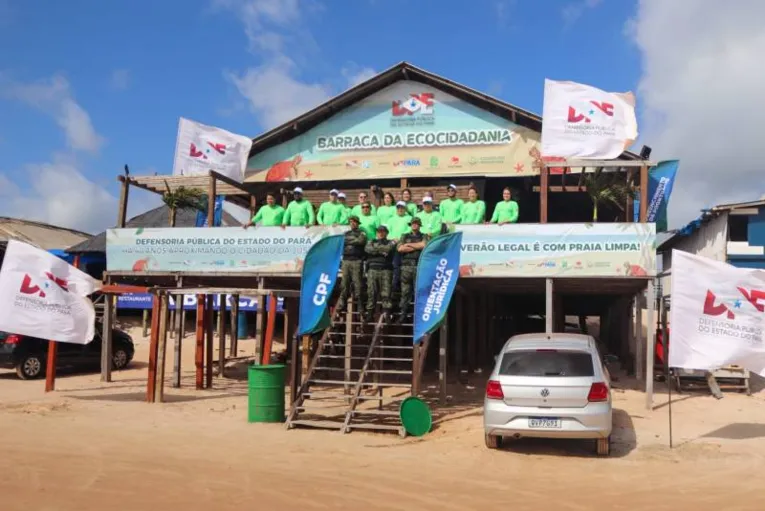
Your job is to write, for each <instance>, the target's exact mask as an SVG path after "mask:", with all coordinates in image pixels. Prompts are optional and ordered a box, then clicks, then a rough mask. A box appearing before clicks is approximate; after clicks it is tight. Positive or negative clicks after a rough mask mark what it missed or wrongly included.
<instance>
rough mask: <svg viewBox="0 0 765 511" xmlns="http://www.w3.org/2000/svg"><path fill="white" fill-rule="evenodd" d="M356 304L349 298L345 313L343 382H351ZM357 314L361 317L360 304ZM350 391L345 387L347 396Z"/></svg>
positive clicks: (348, 387)
mask: <svg viewBox="0 0 765 511" xmlns="http://www.w3.org/2000/svg"><path fill="white" fill-rule="evenodd" d="M356 305H357V304H356V303H355V301H354V300H353V299H352V298H351V299H350V300H348V310H347V311H346V313H345V372H344V373H343V374H344V375H345V377H344V378H343V380H344V381H351V368H352V362H353V359H352V358H351V357H352V356H353V323H352V322H353V309H354V307H355V306H356ZM358 309H359V314H358V316H359V317H361V304H358ZM350 391H351V388H350V386H348V385H345V393H346V394H348V393H349V392H350Z"/></svg>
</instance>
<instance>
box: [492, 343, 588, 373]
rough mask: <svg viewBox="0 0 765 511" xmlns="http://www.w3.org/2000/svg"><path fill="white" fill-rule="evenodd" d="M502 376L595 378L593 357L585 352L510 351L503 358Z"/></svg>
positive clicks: (500, 370)
mask: <svg viewBox="0 0 765 511" xmlns="http://www.w3.org/2000/svg"><path fill="white" fill-rule="evenodd" d="M499 374H500V375H502V376H569V377H581V376H593V375H594V372H593V367H592V355H590V354H589V353H586V352H583V351H552V350H550V351H544V350H541V351H536V350H528V351H526V350H523V351H510V352H508V353H505V354H504V356H503V357H502V364H501V365H500V367H499Z"/></svg>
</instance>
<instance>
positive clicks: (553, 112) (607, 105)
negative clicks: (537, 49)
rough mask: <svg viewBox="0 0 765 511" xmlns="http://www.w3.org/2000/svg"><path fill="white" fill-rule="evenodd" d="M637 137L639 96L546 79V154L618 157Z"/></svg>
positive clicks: (544, 124) (592, 157)
mask: <svg viewBox="0 0 765 511" xmlns="http://www.w3.org/2000/svg"><path fill="white" fill-rule="evenodd" d="M636 138H637V119H636V118H635V96H634V95H633V94H632V93H631V92H625V93H618V92H605V91H602V90H600V89H596V88H595V87H590V86H589V85H582V84H581V83H575V82H557V81H554V80H545V97H544V106H543V108H542V156H547V157H556V156H557V157H563V158H581V159H593V160H598V159H603V160H609V159H612V158H617V157H618V156H619V155H620V154H622V152H623V151H625V150H626V149H627V148H628V147H629V146H630V145H632V143H633V142H634V141H635V139H636Z"/></svg>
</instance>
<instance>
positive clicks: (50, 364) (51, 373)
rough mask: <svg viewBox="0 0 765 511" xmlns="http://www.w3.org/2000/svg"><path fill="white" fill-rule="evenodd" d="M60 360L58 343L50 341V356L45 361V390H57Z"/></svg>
mask: <svg viewBox="0 0 765 511" xmlns="http://www.w3.org/2000/svg"><path fill="white" fill-rule="evenodd" d="M57 361H58V343H57V342H56V341H48V358H47V359H46V361H45V392H53V391H54V390H56V362H57Z"/></svg>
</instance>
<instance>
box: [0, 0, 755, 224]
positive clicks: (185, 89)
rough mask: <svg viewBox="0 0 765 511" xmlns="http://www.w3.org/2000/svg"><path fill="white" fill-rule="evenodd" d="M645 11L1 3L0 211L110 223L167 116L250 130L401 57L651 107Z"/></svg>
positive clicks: (143, 0) (493, 89) (164, 160)
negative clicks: (128, 176) (580, 88)
mask: <svg viewBox="0 0 765 511" xmlns="http://www.w3.org/2000/svg"><path fill="white" fill-rule="evenodd" d="M700 1H701V2H704V1H706V0H700ZM655 4H656V2H655V0H644V1H642V2H639V3H635V2H631V1H613V0H549V1H533V2H532V1H530V0H506V1H500V0H474V1H473V2H470V3H466V2H462V1H451V0H441V1H438V2H436V1H425V0H422V1H404V0H392V1H383V0H356V1H350V0H336V1H329V0H323V1H321V0H310V1H301V0H182V1H181V0H166V1H161V2H157V1H147V0H133V1H122V0H112V1H108V2H103V1H102V2H99V1H96V0H88V1H86V0H68V1H66V2H50V1H43V0H0V50H1V51H0V150H2V154H3V156H4V157H3V159H2V160H0V214H6V215H8V214H10V215H15V216H25V217H32V218H35V219H41V220H45V221H50V222H52V223H57V224H62V225H67V226H71V227H76V228H81V229H86V230H91V231H95V230H98V229H100V228H103V227H106V226H108V225H111V224H112V223H113V219H114V218H116V205H115V197H116V194H117V187H116V179H115V176H116V175H117V174H118V173H119V172H120V170H121V168H122V166H123V165H124V164H125V163H127V164H129V165H130V167H131V170H132V172H133V174H146V173H150V174H153V173H154V172H159V173H160V174H162V173H169V172H170V171H171V166H172V158H173V150H174V143H175V136H176V131H177V122H178V117H180V116H184V117H188V118H191V119H194V120H197V121H200V122H203V123H206V124H212V125H216V126H220V127H223V128H226V129H228V130H230V131H233V132H236V133H240V134H243V135H248V136H256V135H257V134H259V133H261V132H262V131H263V130H264V129H268V128H270V127H273V126H274V125H275V124H276V123H278V122H281V121H284V120H287V119H289V118H291V117H292V116H294V115H296V114H298V113H300V112H301V111H303V110H305V109H306V108H309V107H311V106H314V105H315V104H316V103H318V102H320V101H323V100H324V99H326V98H328V97H330V96H332V95H334V94H337V93H338V92H341V91H342V90H344V89H346V88H347V87H348V86H349V85H351V84H353V83H355V82H357V81H358V80H361V79H363V78H368V77H369V76H371V75H372V74H373V73H374V72H379V71H382V70H384V69H386V68H388V67H390V66H392V65H393V64H395V63H397V62H399V61H401V60H407V61H409V62H411V63H413V64H415V65H417V66H420V67H423V68H425V69H427V70H429V71H432V72H435V73H438V74H441V75H444V76H446V77H448V78H450V79H453V80H456V81H458V82H461V83H464V84H466V85H469V86H472V87H474V88H477V89H479V90H482V91H485V92H487V93H489V94H493V95H496V96H498V97H500V98H502V99H504V100H506V101H509V102H511V103H513V104H516V105H518V106H520V107H523V108H525V109H528V110H531V111H534V112H538V113H539V112H541V109H542V87H543V80H544V78H545V77H548V78H554V79H567V80H574V81H579V82H583V83H588V84H591V85H595V86H597V87H599V88H602V89H605V90H611V91H625V90H639V89H640V88H641V87H643V88H644V89H645V92H646V94H647V101H646V104H649V105H656V104H659V105H660V106H661V100H662V95H661V94H660V93H659V92H658V91H657V90H653V91H651V90H650V87H648V88H646V87H645V86H646V84H648V85H649V86H650V85H651V82H650V79H651V78H655V73H653V74H648V71H650V70H651V69H652V67H651V66H655V67H656V68H657V69H658V70H659V71H660V70H661V68H662V65H661V62H659V63H657V62H656V59H657V58H661V57H662V56H661V53H662V50H661V48H659V49H654V48H653V47H652V46H651V41H653V40H654V39H653V37H651V36H650V34H649V33H647V32H646V30H649V29H648V28H646V24H647V23H649V22H653V19H652V18H651V17H657V18H658V17H660V16H662V15H664V16H666V13H665V12H661V11H660V9H662V7H661V6H657V5H655ZM752 5H756V3H753V4H752ZM657 9H659V11H657ZM686 11H687V9H686ZM646 18H648V19H646ZM721 37H727V34H721ZM665 51H667V50H665ZM651 52H653V53H651ZM669 53H671V52H669ZM680 57H681V56H677V58H678V59H679V58H680ZM650 59H653V61H652V60H650ZM662 76H663V75H660V78H661V77H662ZM669 78H670V77H665V78H663V79H665V80H668V79H669ZM681 92H682V91H681ZM651 94H653V96H651ZM641 99H642V98H641V96H640V93H639V94H638V102H639V108H640V112H641V120H644V119H643V118H649V117H650V119H660V120H662V122H664V119H665V118H667V116H670V117H671V114H672V112H671V111H668V109H667V107H666V106H665V107H664V109H662V108H653V111H652V112H649V113H645V112H644V109H643V108H642V104H641ZM665 124H666V123H665ZM642 128H643V125H642V123H641V132H642V134H645V130H643V129H642ZM654 134H655V135H656V137H655V138H660V137H658V135H660V134H661V133H660V132H658V131H656V132H655V133H654ZM686 145H687V144H686ZM669 156H673V155H669ZM681 170H682V167H681ZM75 185H76V186H75ZM762 191H765V190H762ZM760 193H761V192H760ZM131 202H132V203H133V208H132V210H133V211H132V212H133V213H135V212H137V211H138V210H140V209H141V208H146V207H149V206H151V205H153V204H155V203H156V198H152V197H151V196H150V194H147V193H141V194H135V195H134V196H133V197H131ZM698 207H701V205H699V206H698ZM698 207H696V208H695V209H698ZM686 216H687V215H686Z"/></svg>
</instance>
